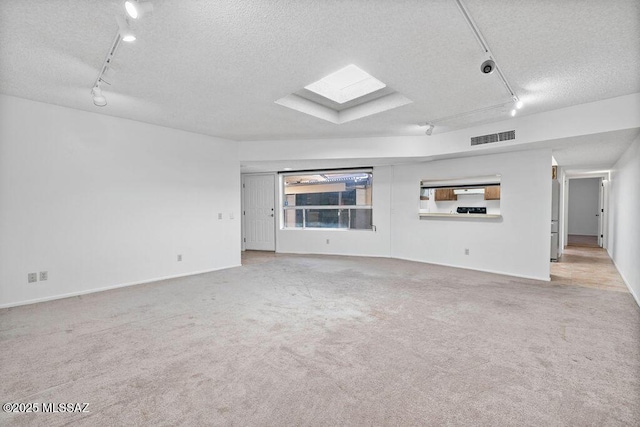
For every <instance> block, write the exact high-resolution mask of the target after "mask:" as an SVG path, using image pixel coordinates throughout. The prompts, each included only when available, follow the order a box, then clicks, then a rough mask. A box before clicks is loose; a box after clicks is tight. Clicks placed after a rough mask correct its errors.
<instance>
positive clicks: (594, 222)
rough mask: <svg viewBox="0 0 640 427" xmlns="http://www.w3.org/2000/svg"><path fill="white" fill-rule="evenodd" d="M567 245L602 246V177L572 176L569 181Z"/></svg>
mask: <svg viewBox="0 0 640 427" xmlns="http://www.w3.org/2000/svg"><path fill="white" fill-rule="evenodd" d="M568 205H569V206H568V222H567V229H568V233H567V234H568V236H567V246H583V247H602V245H603V235H604V190H603V183H602V178H573V179H571V180H570V183H569V203H568Z"/></svg>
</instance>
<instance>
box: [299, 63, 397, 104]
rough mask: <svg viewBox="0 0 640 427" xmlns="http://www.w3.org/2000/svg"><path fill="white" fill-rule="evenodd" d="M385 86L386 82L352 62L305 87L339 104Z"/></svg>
mask: <svg viewBox="0 0 640 427" xmlns="http://www.w3.org/2000/svg"><path fill="white" fill-rule="evenodd" d="M385 87H387V85H386V84H384V83H382V82H381V81H380V80H378V79H376V78H374V77H373V76H371V75H370V74H369V73H367V72H366V71H364V70H362V69H361V68H359V67H357V66H355V65H353V64H351V65H347V66H346V67H344V68H342V69H340V70H338V71H336V72H335V73H331V74H329V75H328V76H326V77H324V78H322V79H320V80H318V81H317V82H314V83H311V84H310V85H308V86H305V87H304V88H305V89H307V90H310V91H311V92H314V93H317V94H318V95H321V96H324V97H325V98H328V99H330V100H332V101H334V102H337V103H338V104H344V103H345V102H349V101H351V100H353V99H356V98H360V97H361V96H364V95H368V94H370V93H373V92H375V91H377V90H380V89H383V88H385Z"/></svg>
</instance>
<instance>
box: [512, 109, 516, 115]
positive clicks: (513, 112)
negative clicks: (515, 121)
mask: <svg viewBox="0 0 640 427" xmlns="http://www.w3.org/2000/svg"><path fill="white" fill-rule="evenodd" d="M515 115H516V109H515V108H514V109H513V110H511V117H513V116H515Z"/></svg>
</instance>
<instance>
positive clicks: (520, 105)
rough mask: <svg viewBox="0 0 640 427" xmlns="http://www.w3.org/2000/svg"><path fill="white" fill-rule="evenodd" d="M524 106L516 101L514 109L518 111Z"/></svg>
mask: <svg viewBox="0 0 640 427" xmlns="http://www.w3.org/2000/svg"><path fill="white" fill-rule="evenodd" d="M523 106H524V103H523V102H522V101H520V100H517V101H516V108H517V109H518V110H519V109H521V108H522V107H523Z"/></svg>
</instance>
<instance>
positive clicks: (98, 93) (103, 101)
mask: <svg viewBox="0 0 640 427" xmlns="http://www.w3.org/2000/svg"><path fill="white" fill-rule="evenodd" d="M91 95H93V103H94V104H95V105H96V106H97V107H104V106H105V105H107V98H105V97H104V95H103V94H102V89H100V86H99V85H97V84H96V85H95V86H94V87H93V89H91Z"/></svg>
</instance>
